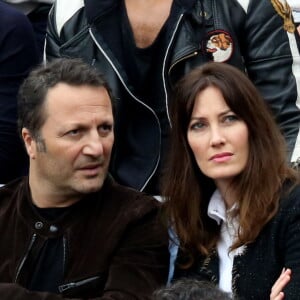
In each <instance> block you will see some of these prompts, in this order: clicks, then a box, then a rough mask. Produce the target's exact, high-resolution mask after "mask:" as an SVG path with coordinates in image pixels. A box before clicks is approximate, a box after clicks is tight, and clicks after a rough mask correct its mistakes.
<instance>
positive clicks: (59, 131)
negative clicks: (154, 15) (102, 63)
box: [0, 59, 169, 300]
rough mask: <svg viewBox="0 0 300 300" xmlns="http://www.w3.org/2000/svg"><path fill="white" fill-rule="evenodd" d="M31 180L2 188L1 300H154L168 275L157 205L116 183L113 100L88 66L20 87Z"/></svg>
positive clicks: (58, 68) (62, 69)
mask: <svg viewBox="0 0 300 300" xmlns="http://www.w3.org/2000/svg"><path fill="white" fill-rule="evenodd" d="M19 126H20V132H21V134H22V137H23V140H24V143H25V146H26V149H27V153H28V156H29V159H30V168H29V176H28V177H24V178H21V179H18V180H15V181H13V182H11V183H9V184H7V185H5V187H3V188H2V189H0V199H1V201H0V216H1V218H0V235H1V245H0V257H1V264H0V295H1V299H3V300H11V299H22V300H27V299H28V300H29V299H30V300H58V299H62V298H64V299H74V298H76V299H99V300H100V299H103V300H104V299H149V298H150V296H151V294H152V293H153V291H154V290H155V289H156V288H158V287H159V286H161V285H163V284H164V283H165V282H166V280H167V273H168V260H169V255H168V248H167V243H168V240H167V230H166V228H165V227H164V226H163V225H162V224H161V222H160V218H159V217H158V210H159V202H158V201H156V200H154V199H153V198H152V197H150V196H147V195H145V194H142V193H140V192H137V191H135V190H133V189H129V188H126V187H123V186H120V185H119V184H117V183H116V182H114V181H113V180H112V178H111V177H110V176H108V174H107V171H108V166H109V162H110V155H111V149H112V146H113V142H114V133H113V128H114V117H113V105H112V99H111V93H110V90H109V88H108V85H107V83H106V82H105V80H104V79H103V77H102V76H101V75H100V74H99V73H98V72H97V71H96V70H95V69H92V68H90V67H89V66H88V65H86V64H84V63H82V62H81V61H80V60H71V59H70V60H68V59H64V60H58V61H54V62H53V63H51V64H48V66H47V67H45V68H44V67H39V68H37V69H36V70H34V71H33V72H32V73H31V74H30V75H29V77H28V78H27V79H26V80H25V82H24V83H23V84H22V87H21V90H20V98H19Z"/></svg>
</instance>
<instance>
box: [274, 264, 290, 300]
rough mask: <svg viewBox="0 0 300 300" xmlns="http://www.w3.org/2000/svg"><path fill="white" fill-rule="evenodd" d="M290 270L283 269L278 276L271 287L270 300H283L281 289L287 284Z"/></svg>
mask: <svg viewBox="0 0 300 300" xmlns="http://www.w3.org/2000/svg"><path fill="white" fill-rule="evenodd" d="M291 274H292V271H291V269H286V268H283V270H282V272H281V274H280V276H279V277H278V279H277V280H276V281H275V283H274V284H273V286H272V289H271V294H270V300H282V299H284V293H283V291H282V290H283V288H284V287H285V286H286V285H287V284H288V282H289V281H290V279H291Z"/></svg>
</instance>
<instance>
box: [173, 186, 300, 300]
mask: <svg viewBox="0 0 300 300" xmlns="http://www.w3.org/2000/svg"><path fill="white" fill-rule="evenodd" d="M180 257H181V259H182V258H183V256H182V255H181V254H179V256H178V259H177V263H178V262H179V261H180ZM283 267H286V268H291V269H292V278H291V281H290V283H289V284H288V285H287V287H286V288H285V289H284V294H285V299H287V300H296V299H297V300H299V299H300V186H297V187H296V188H295V189H294V190H293V191H292V192H291V193H290V194H289V195H288V196H283V197H282V199H281V203H280V208H279V211H278V213H277V214H276V216H275V217H274V218H273V219H272V220H271V221H270V222H269V223H267V225H266V226H265V227H264V228H263V230H262V232H261V233H260V234H259V236H258V238H257V239H256V240H255V241H254V242H253V243H251V244H249V245H248V246H246V247H245V251H244V252H243V254H242V255H239V256H235V258H234V263H233V271H232V291H233V296H234V299H238V300H242V299H249V300H250V299H253V300H254V299H255V300H269V299H270V292H271V288H272V285H273V284H274V282H275V281H276V279H277V278H278V277H279V275H280V273H281V271H282V268H283ZM181 276H188V277H193V276H195V277H199V278H200V279H206V280H211V281H213V282H215V283H216V284H217V283H218V281H219V263H218V255H217V252H216V251H213V252H212V253H211V254H210V255H209V257H206V258H203V257H201V258H199V259H198V260H197V263H195V264H194V265H193V266H192V267H191V268H190V269H189V270H181V269H179V268H178V266H177V267H176V270H175V277H174V278H175V279H178V278H179V277H181Z"/></svg>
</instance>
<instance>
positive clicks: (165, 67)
mask: <svg viewBox="0 0 300 300" xmlns="http://www.w3.org/2000/svg"><path fill="white" fill-rule="evenodd" d="M71 2H72V3H71ZM288 12H290V10H289V9H288V6H287V4H286V2H285V0H238V1H237V0H223V1H220V0H218V1H217V0H164V1H162V0H107V1H95V0H84V1H83V0H73V1H68V0H57V1H56V3H55V4H54V7H53V9H52V11H51V12H50V15H49V20H48V34H47V46H46V54H47V60H51V59H53V58H54V57H64V56H66V57H81V58H83V59H84V60H85V61H86V62H87V63H89V64H92V65H94V66H95V67H96V68H98V69H99V70H101V71H102V72H103V73H104V74H105V75H106V78H107V79H108V82H109V83H110V85H111V87H112V90H113V93H114V95H115V97H116V98H117V99H118V101H117V118H116V131H115V132H116V145H115V151H114V154H113V158H112V164H111V172H112V175H113V176H114V178H115V179H116V180H117V181H119V182H121V183H123V184H126V185H129V186H132V187H134V188H136V189H140V190H143V191H145V192H148V193H151V194H154V195H155V194H159V188H158V186H159V185H158V181H159V177H160V172H161V165H162V162H163V160H164V157H165V156H166V155H168V133H169V130H170V127H171V123H172V122H171V120H170V119H169V104H170V103H171V100H172V99H171V96H170V95H171V93H172V90H173V86H174V84H175V83H176V82H177V80H178V79H179V78H181V77H182V75H184V74H185V73H187V72H188V71H190V70H191V69H193V68H194V67H196V66H198V65H201V64H203V63H204V62H207V61H211V60H214V61H218V62H226V63H229V64H232V65H234V66H236V67H239V68H240V69H242V70H245V69H246V70H247V73H248V74H249V76H250V78H251V79H252V81H253V82H254V83H255V85H256V86H257V88H258V89H259V90H260V91H261V93H262V94H263V96H264V98H265V100H266V101H267V102H268V103H269V104H270V107H271V108H272V110H273V112H274V115H275V117H276V119H277V121H278V124H279V125H280V127H281V129H282V131H283V133H284V135H285V138H286V141H287V143H288V147H289V152H288V154H287V158H288V159H289V160H291V161H293V162H294V161H296V160H297V158H298V157H299V156H300V147H299V143H300V134H299V123H300V111H299V106H300V98H299V96H298V94H297V89H298V91H299V88H300V78H299V71H297V70H299V52H298V49H297V47H296V42H295V36H294V34H293V32H294V28H293V24H292V17H291V15H290V13H288ZM296 72H298V75H297V76H298V78H297V77H296ZM297 105H298V107H297ZM275 146H276V145H274V147H275ZM270 155H271V154H270Z"/></svg>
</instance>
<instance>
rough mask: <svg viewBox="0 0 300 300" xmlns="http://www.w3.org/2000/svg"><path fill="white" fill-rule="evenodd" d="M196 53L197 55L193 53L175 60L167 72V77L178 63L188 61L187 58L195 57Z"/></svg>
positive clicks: (195, 52) (196, 52)
mask: <svg viewBox="0 0 300 300" xmlns="http://www.w3.org/2000/svg"><path fill="white" fill-rule="evenodd" d="M198 53H199V52H198V51H194V52H193V53H191V54H188V55H185V56H183V57H181V58H180V59H178V60H176V61H175V62H174V63H173V64H172V65H171V66H170V68H169V71H168V75H170V73H171V71H172V69H173V68H174V67H175V66H176V65H177V64H179V63H180V62H182V61H183V60H186V59H188V58H191V57H194V56H197V55H198Z"/></svg>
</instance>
